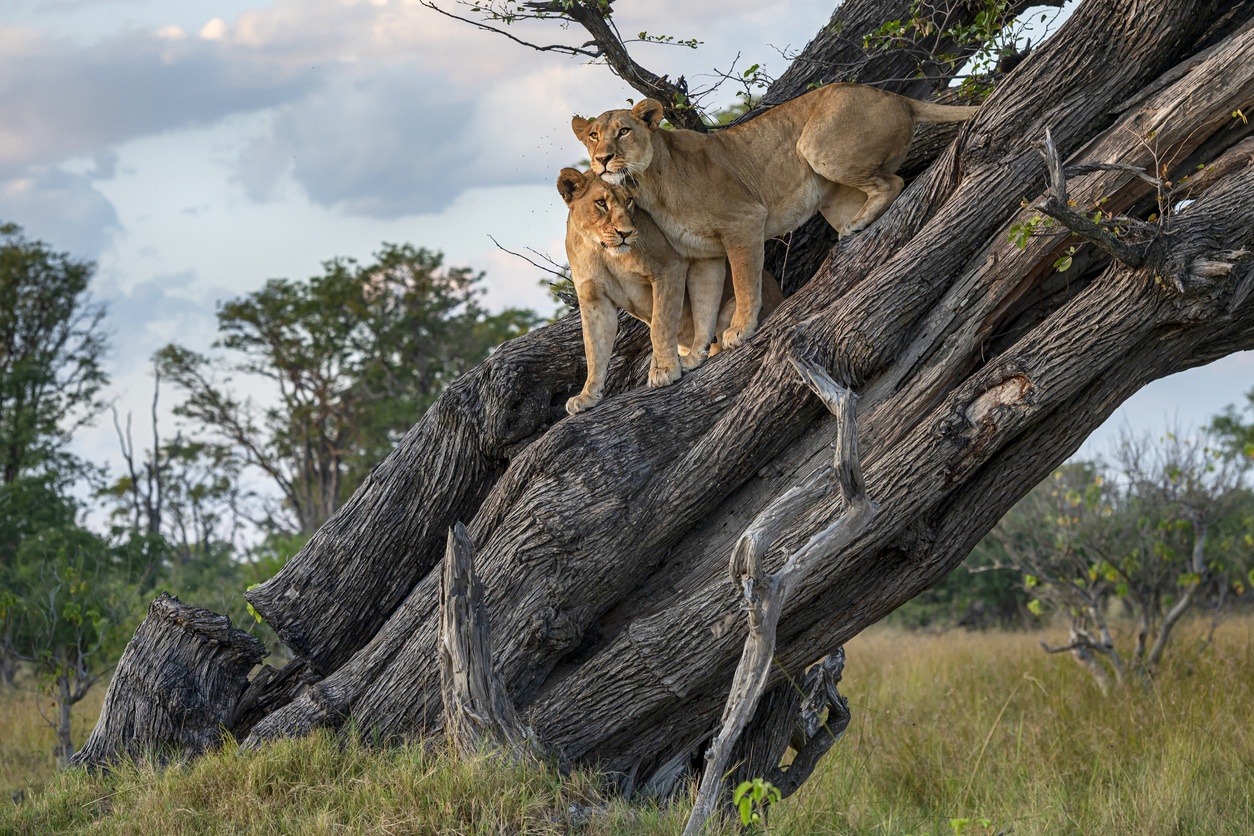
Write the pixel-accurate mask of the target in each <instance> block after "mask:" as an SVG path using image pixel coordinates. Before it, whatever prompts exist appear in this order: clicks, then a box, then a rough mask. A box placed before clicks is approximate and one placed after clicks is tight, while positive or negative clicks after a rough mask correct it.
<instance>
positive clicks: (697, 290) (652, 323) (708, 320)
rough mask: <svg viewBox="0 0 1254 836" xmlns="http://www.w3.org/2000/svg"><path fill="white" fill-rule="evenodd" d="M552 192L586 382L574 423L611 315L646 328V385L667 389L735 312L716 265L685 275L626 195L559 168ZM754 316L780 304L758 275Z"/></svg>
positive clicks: (588, 396)
mask: <svg viewBox="0 0 1254 836" xmlns="http://www.w3.org/2000/svg"><path fill="white" fill-rule="evenodd" d="M557 190H558V192H559V193H560V194H561V195H562V199H563V200H564V201H565V202H566V205H567V206H568V207H569V208H570V213H569V214H568V215H567V218H566V257H567V259H568V260H569V261H570V268H571V278H572V280H573V282H574V284H575V292H576V294H577V295H578V297H579V313H580V318H581V320H582V324H583V343H584V355H585V357H586V358H587V362H588V378H587V382H586V383H585V384H584V387H583V391H581V392H580V393H579V394H578V395H576V396H575V397H573V398H571V399H570V400H568V401H567V402H566V411H567V412H568V413H570V414H571V415H576V414H578V413H580V412H583V411H584V410H586V409H589V408H591V407H593V406H595V405H596V404H597V403H599V402H600V400H601V397H602V389H603V387H604V385H605V375H606V371H607V370H608V368H609V364H610V353H611V351H612V350H613V347H614V337H615V335H616V334H617V333H618V309H620V308H621V309H622V310H624V311H626V312H627V313H628V314H630V315H631V316H634V317H635V318H636V319H639V320H641V321H642V322H644V323H646V324H647V325H648V326H649V332H650V338H651V341H652V344H653V359H652V361H651V363H650V367H649V385H650V386H652V387H655V388H656V387H660V386H667V385H669V384H671V383H674V382H675V381H676V380H678V379H679V376H680V374H681V370H682V371H690V370H692V369H695V368H696V367H697V366H699V365H701V363H702V362H703V361H704V360H705V358H706V357H707V356H708V355H710V354H716V353H717V352H718V350H719V346H718V345H717V344H712V343H713V341H714V340H715V339H716V334H717V331H718V329H719V328H720V327H722V328H725V327H726V326H727V325H728V323H729V322H730V321H731V317H732V315H733V313H734V312H735V298H734V294H733V292H732V287H731V283H730V282H729V281H727V280H726V275H727V271H726V269H725V267H724V261H723V260H721V259H720V260H718V262H717V265H716V266H717V269H708V268H709V266H710V265H705V266H706V268H707V269H705V270H698V271H696V272H692V273H690V272H689V267H690V266H691V262H690V261H689V260H688V259H685V258H681V257H680V255H679V254H678V253H676V252H675V249H674V248H673V247H672V246H671V245H670V243H669V242H667V240H666V237H665V236H664V235H662V232H661V230H659V229H658V228H657V225H656V224H654V223H653V219H652V218H650V217H649V215H648V213H646V212H644V211H642V210H639V209H637V208H636V205H635V195H634V192H633V191H632V190H631V189H630V188H628V187H626V186H622V185H616V184H610V183H606V182H605V181H604V180H602V179H601V178H599V177H597V176H596V175H595V174H593V173H592V172H581V171H578V170H576V169H573V168H564V169H562V171H561V173H560V174H559V175H558V178H557ZM762 281H763V286H764V287H763V294H762V296H763V315H764V316H765V315H767V314H769V313H770V312H771V311H773V310H774V309H775V308H776V306H778V305H779V303H780V302H781V301H782V300H783V294H782V293H780V290H779V284H778V283H777V282H776V281H775V277H774V276H771V275H770V274H769V273H768V274H766V275H764V276H763V280H762Z"/></svg>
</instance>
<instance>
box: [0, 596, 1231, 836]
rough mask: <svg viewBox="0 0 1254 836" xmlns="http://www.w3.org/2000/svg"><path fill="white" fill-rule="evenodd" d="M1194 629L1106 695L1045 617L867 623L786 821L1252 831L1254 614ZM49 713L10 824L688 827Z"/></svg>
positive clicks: (422, 754) (971, 832) (6, 808)
mask: <svg viewBox="0 0 1254 836" xmlns="http://www.w3.org/2000/svg"><path fill="white" fill-rule="evenodd" d="M1200 635H1201V627H1200V625H1199V626H1198V627H1197V628H1196V629H1194V630H1192V631H1191V632H1190V631H1189V630H1185V631H1183V632H1182V633H1181V635H1180V636H1179V642H1178V643H1177V644H1176V645H1175V651H1176V652H1175V653H1174V655H1173V656H1171V657H1169V658H1168V660H1167V664H1166V667H1165V668H1164V669H1163V670H1162V671H1161V672H1160V674H1159V676H1158V677H1157V678H1156V680H1155V681H1153V682H1152V683H1148V684H1147V685H1146V686H1145V687H1142V686H1141V685H1139V684H1134V685H1132V686H1131V687H1127V688H1124V689H1116V690H1112V691H1111V693H1110V694H1109V695H1103V694H1102V693H1101V691H1100V690H1099V689H1098V688H1097V687H1095V686H1094V685H1093V683H1092V682H1091V681H1090V680H1089V679H1088V678H1087V674H1086V673H1085V672H1084V671H1083V670H1082V669H1080V667H1079V666H1077V665H1076V664H1075V663H1074V662H1072V661H1071V660H1070V659H1068V658H1066V657H1065V656H1046V655H1045V654H1044V653H1042V652H1041V649H1040V646H1039V644H1038V641H1039V639H1040V635H1039V634H1026V633H999V632H989V633H966V632H958V631H954V632H947V633H943V634H938V635H929V634H922V633H917V632H904V631H898V630H890V629H885V628H880V629H875V630H872V631H869V632H868V633H866V634H864V635H863V636H860V637H858V638H857V639H856V640H855V641H853V642H851V643H850V644H849V646H848V657H849V664H848V668H847V671H846V673H847V677H846V680H845V682H844V684H843V686H842V689H843V691H844V692H845V693H846V694H847V695H848V696H849V699H850V703H851V705H852V707H853V717H854V720H853V722H852V724H851V725H850V728H849V731H848V732H847V733H846V735H845V737H844V738H843V739H842V740H841V741H840V742H839V743H838V744H837V745H836V747H834V748H833V750H832V752H831V753H830V754H829V755H828V757H827V758H826V759H825V761H824V762H823V764H821V765H820V767H819V770H818V772H817V773H816V774H815V776H814V778H812V779H811V781H810V782H808V783H807V784H806V785H805V786H804V787H803V788H802V790H801V791H800V792H798V793H797V795H795V796H794V797H792V798H789V799H787V800H785V801H784V802H783V803H781V804H780V805H779V806H778V809H776V810H774V811H773V813H772V815H771V816H770V822H769V825H770V832H772V833H780V834H784V833H788V834H821V833H834V834H844V833H857V834H916V836H917V834H925V833H926V834H933V836H940V834H954V833H962V834H966V836H976V834H979V835H980V836H983V834H995V833H1013V834H1016V836H1026V835H1027V834H1058V833H1077V834H1194V833H1196V834H1224V833H1228V834H1248V833H1254V725H1252V724H1251V714H1252V713H1254V618H1241V619H1233V620H1231V621H1229V622H1227V623H1225V624H1224V625H1223V626H1222V627H1221V628H1220V630H1219V632H1218V634H1217V635H1216V639H1215V643H1214V645H1212V646H1211V647H1210V648H1208V649H1207V650H1206V651H1205V652H1204V653H1200V654H1199V653H1198V652H1197V648H1198V641H1197V639H1198V636H1200ZM1055 638H1056V637H1055ZM101 696H103V691H100V692H98V693H97V694H95V695H94V696H93V697H89V703H88V705H86V706H81V707H80V711H79V714H80V717H79V720H78V726H77V728H78V731H77V732H76V741H78V742H81V740H82V739H83V737H84V736H85V733H86V729H87V727H88V726H89V725H90V724H89V723H88V718H89V716H90V714H91V713H92V711H94V710H98V706H99V699H100V697H101ZM41 722H42V721H40V720H39V717H38V714H37V712H36V706H35V703H34V701H33V698H32V697H31V696H30V695H28V694H25V695H22V694H19V695H18V696H17V697H13V696H7V697H0V789H4V790H6V793H5V794H6V796H7V795H8V793H9V792H12V791H14V790H18V789H23V790H25V793H26V797H25V800H23V801H21V802H20V803H19V804H16V805H12V804H10V803H8V802H5V804H4V805H3V808H2V810H3V811H2V812H0V833H4V834H8V833H86V832H90V833H117V834H154V836H155V834H163V835H164V834H171V833H232V834H234V833H256V834H271V833H274V834H278V833H292V834H321V833H327V834H329V833H450V834H453V833H456V834H472V833H473V834H478V833H483V834H488V833H491V834H498V833H569V832H578V833H588V834H616V833H624V834H628V833H677V832H678V830H679V829H680V828H681V827H682V824H683V821H684V819H685V817H686V813H687V810H686V804H680V805H675V806H674V807H673V808H671V809H657V808H632V807H629V806H627V805H624V804H622V803H621V802H616V801H608V800H607V799H606V796H605V795H604V793H603V792H602V791H601V790H600V788H599V781H598V779H597V777H596V776H595V775H593V774H588V773H579V774H576V775H573V776H566V777H563V776H562V775H560V774H559V773H558V772H557V771H555V770H553V769H550V768H547V767H543V766H540V765H534V764H532V765H509V764H506V763H503V762H501V761H500V760H498V759H494V758H486V757H485V758H472V759H462V760H460V761H459V760H454V759H451V758H449V757H448V756H447V755H446V754H445V753H444V752H443V751H442V750H441V749H440V748H439V747H435V746H433V747H424V746H422V745H419V744H415V745H411V746H406V747H400V748H393V749H388V750H385V751H377V750H373V749H370V748H368V747H364V746H362V745H360V744H358V743H349V744H347V745H342V744H341V743H340V742H339V741H338V740H336V739H335V738H332V737H329V736H315V737H313V738H310V739H307V740H298V741H288V742H284V743H281V744H279V745H275V746H272V747H270V748H268V749H266V750H265V751H263V752H259V753H247V752H241V751H239V750H238V749H236V748H234V747H227V748H226V749H225V750H224V751H222V752H220V753H218V754H216V755H213V756H211V757H206V758H202V759H201V760H199V761H197V762H196V763H194V764H192V765H191V766H188V767H177V768H172V769H168V770H165V771H158V770H154V769H152V768H150V767H146V766H141V767H137V768H126V769H120V770H117V771H115V772H113V773H111V774H107V775H102V776H89V775H86V774H84V773H82V772H71V773H67V774H63V775H53V771H52V764H51V758H50V756H49V754H48V753H49V752H50V751H51V748H52V741H51V734H50V732H48V731H47V730H46V728H40V724H41ZM723 832H726V833H733V832H738V828H732V827H730V826H728V827H726V828H724V830H723Z"/></svg>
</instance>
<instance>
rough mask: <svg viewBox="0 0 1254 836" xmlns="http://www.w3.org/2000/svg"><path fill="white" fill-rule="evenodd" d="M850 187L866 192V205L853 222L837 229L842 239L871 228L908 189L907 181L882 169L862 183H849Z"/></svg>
mask: <svg viewBox="0 0 1254 836" xmlns="http://www.w3.org/2000/svg"><path fill="white" fill-rule="evenodd" d="M848 185H851V186H853V187H854V188H857V189H861V190H862V191H864V192H866V203H864V204H862V209H861V210H859V211H858V214H857V215H855V216H854V218H853V220H851V221H849V222H848V223H846V224H845V225H844V226H843V227H837V228H836V232H837V233H839V234H840V237H842V238H843V237H845V236H846V235H852V234H853V233H855V232H861V231H862V230H864V229H866V228H867V227H868V226H870V225H871V224H872V223H873V222H874V221H875V219H876V218H878V217H879V216H880V215H882V214H884V212H885V211H886V210H887V209H888V207H889V206H890V205H891V204H892V202H893V201H894V200H896V199H897V196H898V195H900V194H901V192H902V189H904V188H905V187H906V181H905V180H902V179H901V178H900V177H898V176H897V175H896V174H893V173H892V172H890V171H888V170H887V169H881V170H880V171H879V172H877V173H875V174H873V175H872V176H870V177H868V178H866V179H865V180H863V181H861V182H857V183H848Z"/></svg>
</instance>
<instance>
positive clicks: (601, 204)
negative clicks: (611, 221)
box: [596, 200, 606, 211]
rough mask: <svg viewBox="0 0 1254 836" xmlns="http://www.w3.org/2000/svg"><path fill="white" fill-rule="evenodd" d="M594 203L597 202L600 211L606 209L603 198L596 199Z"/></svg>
mask: <svg viewBox="0 0 1254 836" xmlns="http://www.w3.org/2000/svg"><path fill="white" fill-rule="evenodd" d="M596 204H597V208H599V209H601V210H602V211H604V210H605V209H606V205H605V201H604V200H598V201H596Z"/></svg>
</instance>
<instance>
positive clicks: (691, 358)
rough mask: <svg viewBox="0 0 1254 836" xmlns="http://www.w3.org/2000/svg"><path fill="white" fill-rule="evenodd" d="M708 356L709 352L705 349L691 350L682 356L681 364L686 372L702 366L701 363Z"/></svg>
mask: <svg viewBox="0 0 1254 836" xmlns="http://www.w3.org/2000/svg"><path fill="white" fill-rule="evenodd" d="M706 357H707V352H705V351H690V352H688V353H687V354H683V355H681V356H680V358H679V366H680V368H681V369H683V370H684V371H685V372H691V371H695V370H696V369H699V368H701V364H702V363H704V362H705V360H706Z"/></svg>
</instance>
